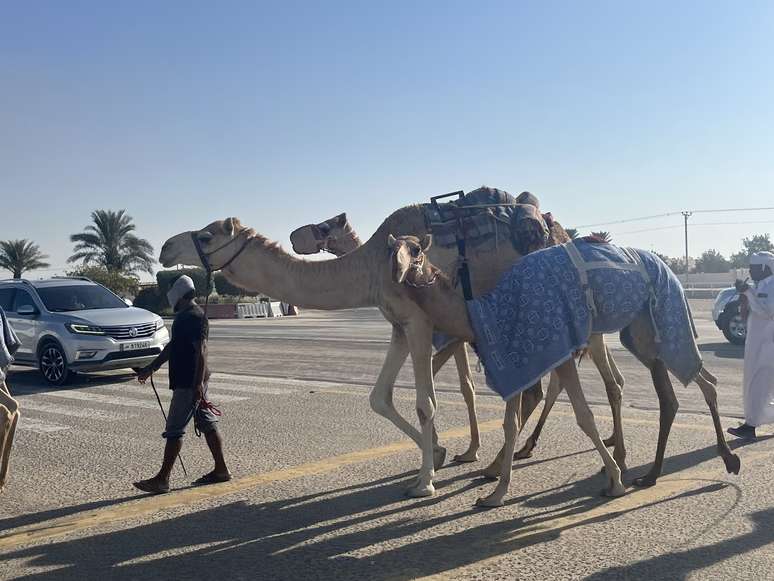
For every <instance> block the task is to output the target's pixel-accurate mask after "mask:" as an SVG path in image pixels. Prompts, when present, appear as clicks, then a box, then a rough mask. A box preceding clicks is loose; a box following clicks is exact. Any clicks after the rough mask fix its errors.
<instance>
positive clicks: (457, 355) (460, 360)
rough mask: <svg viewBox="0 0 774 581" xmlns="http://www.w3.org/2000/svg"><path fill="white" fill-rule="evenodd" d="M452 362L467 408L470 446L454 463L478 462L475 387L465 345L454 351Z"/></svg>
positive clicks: (478, 442)
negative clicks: (455, 364)
mask: <svg viewBox="0 0 774 581" xmlns="http://www.w3.org/2000/svg"><path fill="white" fill-rule="evenodd" d="M454 360H455V362H456V363H457V374H458V375H459V378H460V391H462V397H463V398H464V399H465V405H466V406H467V408H468V422H469V423H470V445H469V446H468V449H467V450H466V451H465V452H464V453H462V454H458V455H456V456H455V457H454V461H455V462H475V461H476V460H478V449H479V448H480V447H481V434H480V433H479V430H478V416H477V415H476V386H475V385H474V384H473V377H472V374H471V372H470V360H469V359H468V349H467V346H466V344H465V343H460V345H459V347H458V348H457V349H456V350H455V351H454Z"/></svg>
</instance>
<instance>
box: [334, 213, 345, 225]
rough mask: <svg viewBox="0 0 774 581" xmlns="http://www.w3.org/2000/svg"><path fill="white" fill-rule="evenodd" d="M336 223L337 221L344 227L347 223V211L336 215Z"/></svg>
mask: <svg viewBox="0 0 774 581" xmlns="http://www.w3.org/2000/svg"><path fill="white" fill-rule="evenodd" d="M336 223H337V224H338V225H339V226H340V227H342V228H343V227H344V226H345V225H346V223H347V213H346V212H342V213H341V214H339V215H338V216H336Z"/></svg>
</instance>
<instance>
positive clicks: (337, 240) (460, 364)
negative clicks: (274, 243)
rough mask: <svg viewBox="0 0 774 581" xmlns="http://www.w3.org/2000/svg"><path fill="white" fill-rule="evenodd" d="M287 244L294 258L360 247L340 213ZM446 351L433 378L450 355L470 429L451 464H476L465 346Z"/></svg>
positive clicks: (477, 441) (436, 360) (477, 443)
mask: <svg viewBox="0 0 774 581" xmlns="http://www.w3.org/2000/svg"><path fill="white" fill-rule="evenodd" d="M290 243H291V244H292V246H293V251H294V252H295V253H296V254H317V253H318V252H329V253H331V254H333V255H334V256H344V255H345V254H347V253H349V252H352V251H353V250H355V249H356V248H359V247H360V246H362V245H363V243H362V242H361V241H360V238H359V237H358V235H357V233H356V232H355V230H354V228H352V225H351V224H350V223H349V220H347V214H346V213H342V214H339V215H338V216H334V217H333V218H329V219H328V220H325V221H323V222H320V223H319V224H307V225H306V226H301V227H300V228H296V229H295V230H294V231H293V232H292V233H291V234H290ZM449 347H450V348H448V349H446V348H445V349H442V350H440V351H439V352H437V353H436V354H434V355H433V377H435V376H436V375H437V374H438V371H440V369H441V367H443V365H444V364H445V363H446V362H447V361H448V359H449V357H450V356H451V355H452V354H453V355H454V361H455V363H456V366H457V375H458V377H459V380H460V392H461V393H462V397H463V399H464V400H465V406H466V407H467V410H468V425H469V426H470V444H469V445H468V449H467V450H466V451H465V452H463V453H462V454H457V455H455V456H454V461H455V462H461V463H467V462H476V461H478V450H479V448H481V434H480V431H479V427H478V415H477V414H476V386H475V384H474V383H473V373H472V372H471V370H470V359H469V357H468V350H467V346H466V345H465V343H461V342H455V343H454V344H453V345H450V346H449Z"/></svg>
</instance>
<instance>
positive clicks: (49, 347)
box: [38, 341, 71, 386]
mask: <svg viewBox="0 0 774 581" xmlns="http://www.w3.org/2000/svg"><path fill="white" fill-rule="evenodd" d="M38 369H40V373H41V374H42V375H43V378H44V379H45V380H46V381H47V382H48V383H49V384H50V385H57V386H58V385H64V384H65V383H67V380H68V379H69V378H70V375H71V373H70V370H69V369H67V356H66V355H65V353H64V350H63V349H62V347H61V346H60V345H59V343H54V342H53V341H52V342H50V343H46V344H45V345H43V348H42V349H41V350H40V355H39V356H38Z"/></svg>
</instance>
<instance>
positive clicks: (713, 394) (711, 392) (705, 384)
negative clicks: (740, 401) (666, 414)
mask: <svg viewBox="0 0 774 581" xmlns="http://www.w3.org/2000/svg"><path fill="white" fill-rule="evenodd" d="M702 369H703V368H702ZM709 377H714V376H713V375H712V374H711V373H709V372H706V373H702V372H699V376H698V377H697V378H696V383H697V384H698V385H699V388H700V389H701V392H702V394H704V401H706V402H707V406H708V407H709V409H710V414H712V423H713V424H714V425H715V435H716V437H717V440H718V453H719V454H720V457H721V458H723V462H724V463H725V465H726V471H727V472H728V473H729V474H731V473H733V474H739V469H740V468H741V462H740V461H739V456H737V455H736V454H734V453H732V452H731V449H730V448H729V447H728V442H726V438H725V436H724V435H723V426H721V425H720V414H718V393H717V389H716V388H715V384H714V383H713V382H711V381H710V380H709V379H708V378H709Z"/></svg>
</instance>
